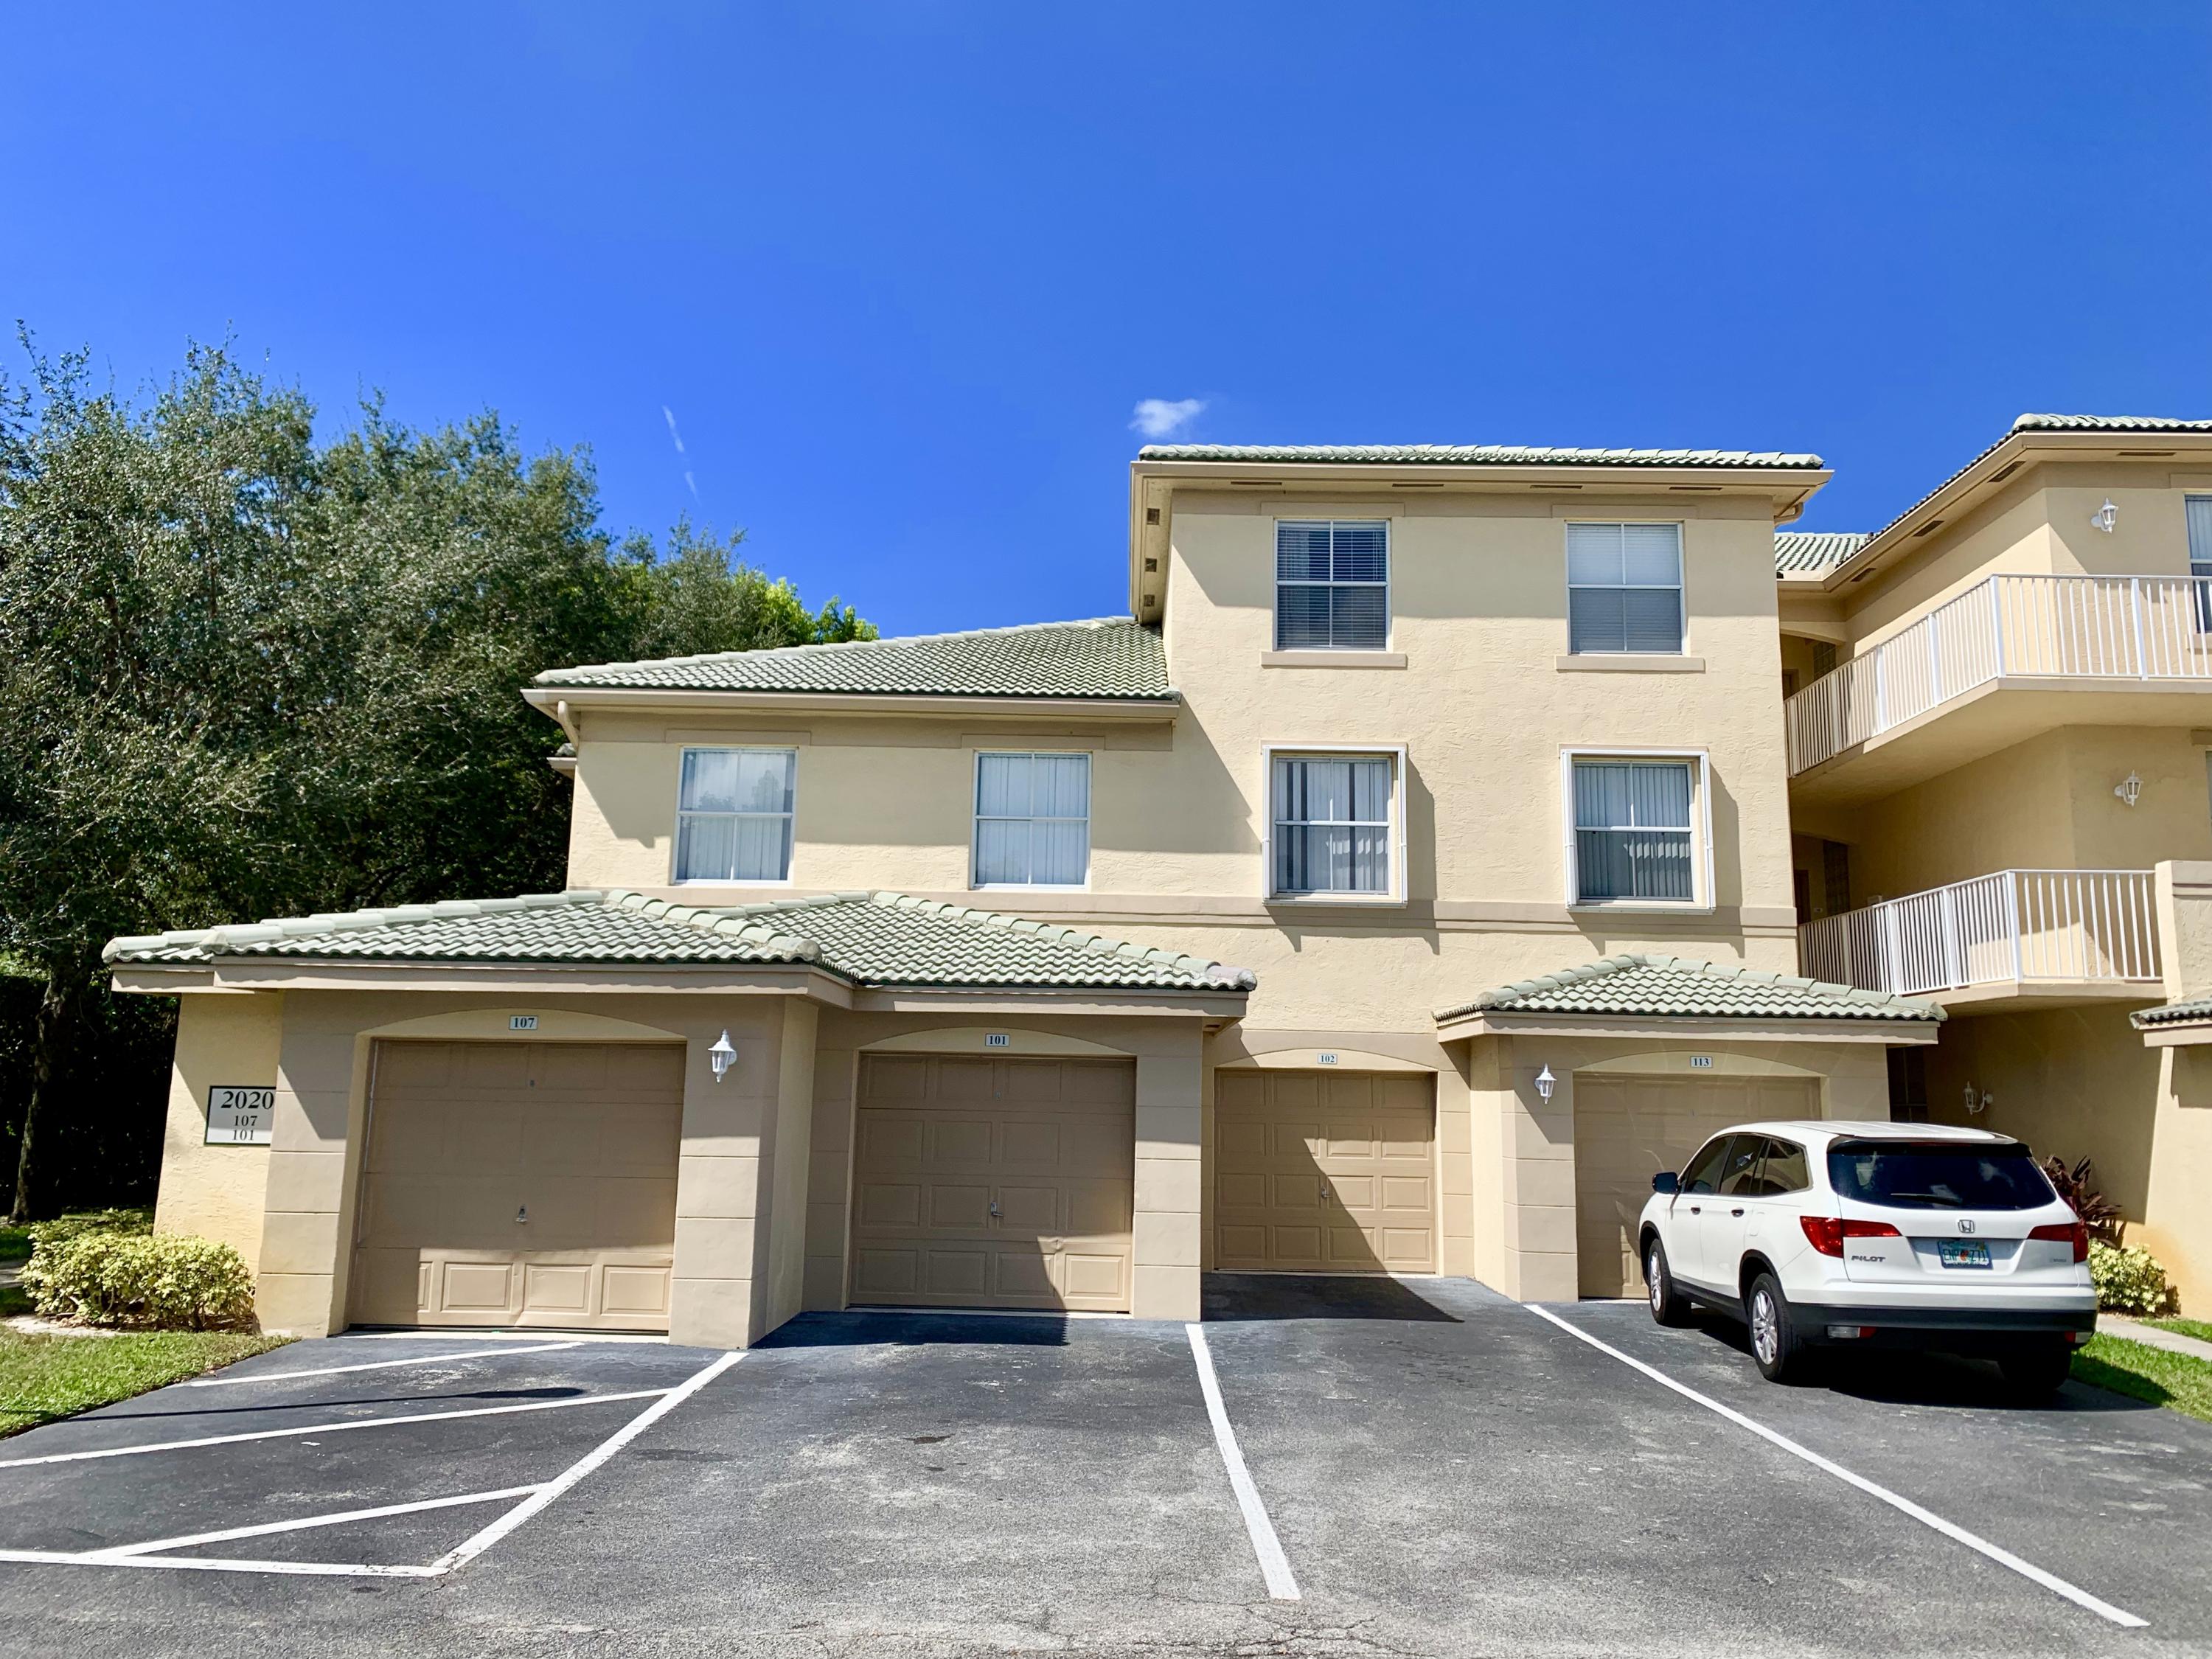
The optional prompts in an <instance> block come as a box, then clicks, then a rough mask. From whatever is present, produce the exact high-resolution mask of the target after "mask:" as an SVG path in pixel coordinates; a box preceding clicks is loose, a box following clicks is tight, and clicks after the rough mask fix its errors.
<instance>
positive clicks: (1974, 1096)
mask: <svg viewBox="0 0 2212 1659" xmlns="http://www.w3.org/2000/svg"><path fill="white" fill-rule="evenodd" d="M1994 1104H1996V1097H1995V1096H1994V1095H1992V1094H1990V1092H1989V1091H1987V1090H1977V1089H1976V1088H1975V1087H1974V1085H1972V1084H1971V1083H1969V1084H1968V1085H1966V1114H1967V1115H1968V1116H1970V1117H1979V1116H1980V1115H1982V1114H1983V1113H1984V1112H1986V1111H1988V1110H1989V1109H1990V1107H1991V1106H1992V1105H1994Z"/></svg>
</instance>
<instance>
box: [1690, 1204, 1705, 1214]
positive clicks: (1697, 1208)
mask: <svg viewBox="0 0 2212 1659" xmlns="http://www.w3.org/2000/svg"><path fill="white" fill-rule="evenodd" d="M1690 1213H1691V1214H1692V1215H1703V1214H1704V1213H1705V1206H1704V1205H1702V1204H1692V1206H1690Z"/></svg>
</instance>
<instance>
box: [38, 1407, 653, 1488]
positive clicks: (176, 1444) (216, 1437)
mask: <svg viewBox="0 0 2212 1659" xmlns="http://www.w3.org/2000/svg"><path fill="white" fill-rule="evenodd" d="M669 1392H670V1390H668V1389H630V1390H629V1392H627V1393H624V1394H587V1395H578V1396H577V1397H576V1398H574V1399H573V1400H526V1401H523V1402H522V1403H521V1404H520V1405H517V1406H471V1407H469V1408H468V1409H467V1410H466V1411H457V1412H416V1413H413V1414H412V1415H410V1416H406V1417H363V1418H357V1419H354V1420H352V1421H350V1422H345V1423H311V1424H309V1425H307V1427H305V1428H300V1429H254V1430H251V1431H248V1432H246V1433H244V1434H210V1435H203V1436H202V1437H199V1438H198V1439H196V1440H156V1441H153V1442H151V1443H148V1444H145V1445H138V1446H104V1447H102V1448H101V1449H100V1450H98V1451H81V1452H49V1453H47V1454H46V1455H45V1456H44V1457H6V1458H0V1469H27V1468H35V1467H36V1466H38V1465H40V1464H41V1463H88V1462H92V1461H93V1460H94V1458H99V1457H136V1456H137V1455H140V1454H141V1453H143V1452H164V1451H184V1450H186V1449H190V1448H191V1447H194V1446H236V1445H242V1444H244V1443H246V1441H249V1440H289V1439H292V1438H294V1437H296V1436H299V1435H303V1434H343V1432H345V1431H347V1430H348V1429H388V1428H392V1427H394V1426H397V1425H400V1424H405V1423H450V1422H452V1421H453V1419H456V1418H462V1417H503V1416H507V1415H508V1414H510V1413H514V1412H556V1411H561V1410H563V1409H565V1408H566V1407H570V1406H605V1405H608V1404H611V1402H613V1401H617V1400H653V1399H656V1398H658V1397H659V1396H660V1395H665V1394H667V1393H669ZM311 1407H312V1402H310V1404H309V1405H303V1406H302V1407H301V1408H300V1409H301V1410H302V1411H305V1410H308V1409H310V1408H311ZM110 1420H111V1421H112V1420H113V1419H110Z"/></svg>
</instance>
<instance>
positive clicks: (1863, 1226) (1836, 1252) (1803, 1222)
mask: <svg viewBox="0 0 2212 1659" xmlns="http://www.w3.org/2000/svg"><path fill="white" fill-rule="evenodd" d="M1797 1225H1799V1226H1801V1227H1802V1228H1803V1229H1804V1230H1805V1238H1806V1242H1807V1243H1810V1244H1811V1245H1812V1247H1813V1248H1814V1249H1816V1250H1818V1251H1819V1252H1820V1254H1821V1255H1833V1256H1840V1255H1843V1253H1844V1240H1845V1239H1847V1238H1902V1237H1905V1235H1904V1234H1902V1233H1900V1232H1899V1231H1897V1229H1896V1228H1894V1227H1893V1226H1891V1225H1889V1223H1887V1221H1856V1220H1848V1221H1847V1220H1845V1219H1844V1218H1842V1217H1840V1216H1832V1215H1801V1216H1799V1217H1798V1218H1797Z"/></svg>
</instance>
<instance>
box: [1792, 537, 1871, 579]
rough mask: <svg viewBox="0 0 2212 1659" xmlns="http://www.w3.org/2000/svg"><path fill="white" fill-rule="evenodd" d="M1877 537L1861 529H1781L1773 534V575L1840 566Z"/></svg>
mask: <svg viewBox="0 0 2212 1659" xmlns="http://www.w3.org/2000/svg"><path fill="white" fill-rule="evenodd" d="M1873 539H1874V538H1873V537H1872V536H1870V535H1869V534H1868V533H1867V532H1864V531H1859V530H1778V531H1776V532H1774V574H1776V575H1778V576H1779V575H1783V574H1787V573H1788V572H1790V571H1793V570H1815V571H1817V570H1826V569H1827V568H1829V567H1830V566H1832V565H1838V564H1841V563H1842V562H1844V560H1845V559H1848V558H1850V556H1851V555H1852V554H1854V553H1856V552H1857V551H1858V550H1859V549H1861V548H1863V547H1864V546H1865V545H1866V544H1868V543H1869V542H1870V541H1872V540H1873Z"/></svg>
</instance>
